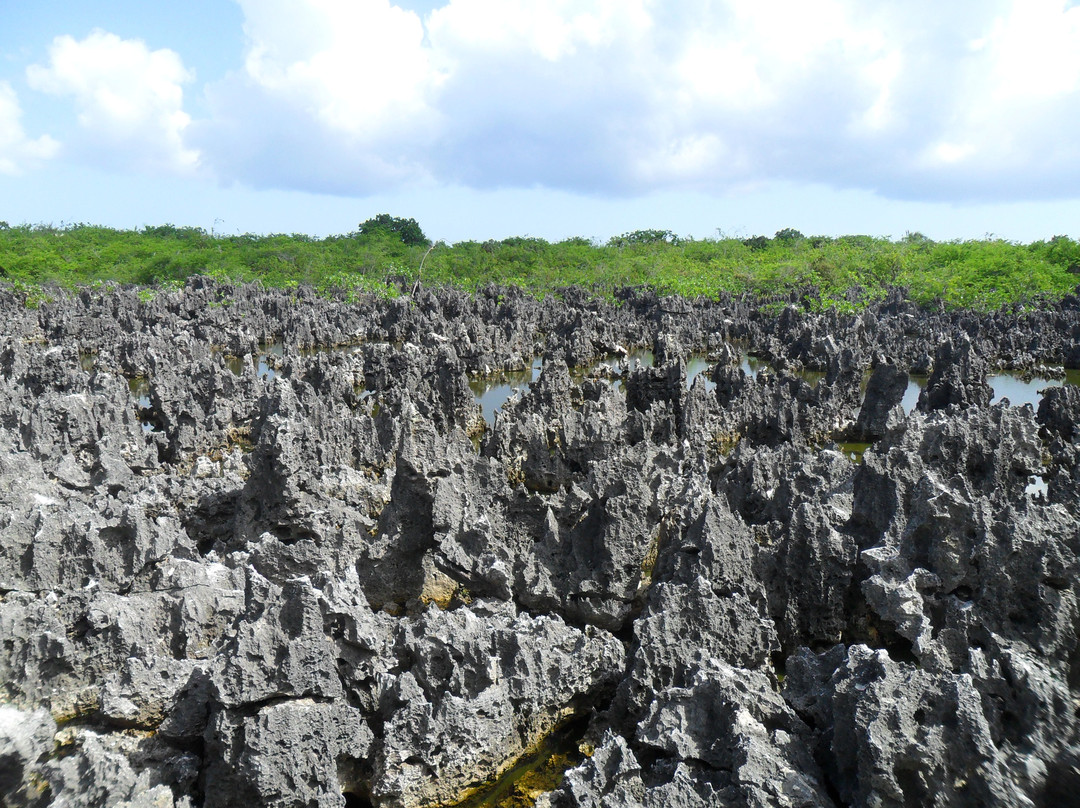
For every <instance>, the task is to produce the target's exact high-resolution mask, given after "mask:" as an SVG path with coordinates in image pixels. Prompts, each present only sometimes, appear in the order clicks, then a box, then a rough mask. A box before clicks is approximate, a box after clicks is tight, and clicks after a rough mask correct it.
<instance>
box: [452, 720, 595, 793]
mask: <svg viewBox="0 0 1080 808" xmlns="http://www.w3.org/2000/svg"><path fill="white" fill-rule="evenodd" d="M588 724H589V720H588V717H587V716H580V717H578V718H574V719H571V720H570V721H568V722H567V723H566V724H564V725H563V726H562V727H560V728H559V729H557V730H555V731H554V732H552V733H551V734H549V735H548V736H546V737H545V738H544V739H543V740H541V741H540V742H539V743H538V744H537V745H536V746H535V747H534V748H533V750H532V751H530V752H527V753H526V754H525V755H523V756H522V757H521V758H520V759H519V760H518V761H517V763H515V764H514V765H513V766H512V767H511V768H509V769H507V770H506V771H505V772H503V774H502V775H501V776H500V777H498V778H497V779H495V780H494V781H492V782H490V783H486V784H484V785H481V786H479V787H478V788H476V789H474V790H472V791H471V792H470V793H468V794H467V795H466V796H465V797H464V798H463V799H461V800H460V801H458V802H456V803H453V805H451V806H447V808H532V806H533V805H535V804H536V800H537V798H538V797H539V796H540V795H541V794H546V793H547V792H549V791H553V790H554V789H555V788H557V787H558V786H559V784H560V783H561V782H562V779H563V775H564V774H565V773H566V771H567V770H569V769H572V768H574V767H575V766H577V765H578V764H580V763H581V762H582V761H583V760H584V759H585V757H586V753H585V752H584V751H582V749H583V744H582V738H583V737H584V735H585V731H586V729H587V728H588Z"/></svg>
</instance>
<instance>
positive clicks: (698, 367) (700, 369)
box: [686, 354, 716, 392]
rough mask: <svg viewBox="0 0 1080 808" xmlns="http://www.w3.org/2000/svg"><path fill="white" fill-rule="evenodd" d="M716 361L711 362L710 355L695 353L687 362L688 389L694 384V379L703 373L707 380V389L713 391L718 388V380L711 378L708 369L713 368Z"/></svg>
mask: <svg viewBox="0 0 1080 808" xmlns="http://www.w3.org/2000/svg"><path fill="white" fill-rule="evenodd" d="M714 365H716V363H715V362H710V361H709V357H707V356H702V355H701V354H693V355H691V357H690V360H689V361H688V362H687V363H686V389H687V390H689V389H690V387H691V386H692V385H693V384H694V379H696V378H697V377H698V376H701V374H703V373H704V374H705V376H704V377H703V379H704V381H705V389H706V390H707V391H709V392H712V391H713V390H715V389H716V382H714V381H713V380H712V379H710V378H709V374H708V373H707V371H710V370H712V368H713V366H714Z"/></svg>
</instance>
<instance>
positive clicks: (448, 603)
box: [0, 278, 1080, 808]
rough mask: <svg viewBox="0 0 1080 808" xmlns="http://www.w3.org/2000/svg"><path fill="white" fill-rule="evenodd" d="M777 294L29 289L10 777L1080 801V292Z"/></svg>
mask: <svg viewBox="0 0 1080 808" xmlns="http://www.w3.org/2000/svg"><path fill="white" fill-rule="evenodd" d="M771 302H774V303H775V302H777V301H771ZM780 302H781V303H784V302H791V303H798V300H792V301H780ZM760 303H762V301H757V302H755V301H750V300H747V299H735V298H724V299H721V300H719V301H713V302H707V301H688V300H682V299H676V298H661V297H657V296H655V295H654V294H652V293H648V292H642V291H635V290H630V291H627V292H625V293H624V294H621V295H620V296H618V298H617V300H616V301H615V302H603V301H597V300H594V299H592V298H590V297H589V296H588V295H586V294H584V293H583V292H581V291H579V290H573V289H571V290H567V291H566V293H565V294H564V295H562V296H561V297H550V298H548V299H546V300H543V301H537V300H533V299H531V298H529V297H526V296H524V295H523V294H521V293H520V292H518V291H515V290H513V289H494V288H492V289H487V290H484V291H482V292H480V293H477V294H475V295H467V294H464V293H461V292H456V291H450V290H439V291H427V290H419V291H418V292H417V293H416V295H415V296H412V297H410V296H403V297H401V298H398V299H394V300H383V299H375V298H372V299H369V300H362V301H360V302H358V303H357V302H354V303H347V302H345V301H343V300H327V299H323V298H319V297H316V296H315V295H314V294H312V293H311V292H309V291H306V290H302V289H301V290H289V291H274V290H265V289H262V288H259V287H257V286H248V287H231V286H226V285H220V284H216V283H214V282H211V281H209V280H206V279H202V278H194V279H192V280H190V281H189V282H188V284H187V286H186V287H185V288H184V289H183V290H182V291H177V292H170V293H166V294H161V295H159V296H157V297H156V298H154V299H153V300H151V301H149V302H147V301H143V300H140V299H139V297H138V296H137V295H136V294H135V293H134V291H129V290H121V289H115V288H113V289H110V288H102V289H94V290H85V291H82V292H80V293H78V294H75V295H64V294H59V295H58V296H57V300H56V301H55V302H52V303H47V304H45V305H43V306H41V307H40V308H38V309H28V308H26V307H25V306H24V305H23V303H22V300H21V298H19V297H18V296H17V295H16V294H14V293H13V292H11V291H8V290H4V289H0V805H3V806H9V807H10V808H14V806H45V805H51V804H56V805H65V806H130V807H131V808H134V807H135V806H140V808H148V807H149V806H159V807H161V808H168V807H169V806H172V808H181V807H182V806H184V807H194V806H232V805H251V806H256V805H258V806H380V807H385V808H414V807H416V808H420V807H422V806H450V805H455V804H457V803H458V802H459V801H461V800H463V799H469V798H470V795H473V796H474V797H475V795H481V796H482V795H483V794H484V793H485V791H484V786H485V784H488V783H491V782H493V781H495V780H497V779H498V778H500V776H504V775H507V773H512V772H513V771H515V770H516V768H517V764H518V762H519V760H520V759H522V758H523V757H524V756H528V755H530V754H532V755H535V754H536V750H537V749H541V748H545V747H544V746H543V742H544V739H545V738H548V737H549V736H551V735H552V734H553V733H564V734H565V732H566V727H568V726H572V727H576V728H579V730H580V731H581V732H583V735H582V736H581V737H580V739H579V740H580V748H581V750H582V752H584V753H586V754H585V757H584V760H583V762H581V763H580V764H579V765H576V766H574V767H573V768H571V769H569V771H568V772H567V773H566V776H565V778H564V779H563V780H562V783H561V784H560V785H558V787H556V788H554V790H552V791H548V792H545V793H543V794H536V793H532V792H529V790H528V788H526V787H525V786H522V787H521V788H518V789H517V790H515V791H514V794H516V795H517V796H516V797H515V799H519V800H520V799H526V800H531V799H534V798H535V799H536V800H537V804H538V805H542V806H548V807H549V808H555V807H558V808H562V806H597V807H599V806H604V808H617V807H618V806H628V807H629V806H657V808H659V806H834V805H855V806H923V805H942V806H944V805H972V806H985V805H1002V806H1057V805H1067V804H1075V801H1076V799H1077V797H1076V795H1077V794H1080V739H1078V735H1077V732H1078V728H1080V720H1078V716H1077V710H1078V707H1077V705H1078V704H1080V702H1078V700H1077V697H1078V693H1077V689H1078V688H1080V650H1078V631H1077V629H1078V617H1080V615H1078V603H1077V586H1078V585H1077V554H1078V553H1080V520H1078V519H1077V513H1078V508H1080V428H1078V427H1077V426H1076V425H1077V424H1078V423H1080V389H1078V388H1076V387H1073V386H1070V385H1064V386H1059V387H1054V388H1051V389H1049V390H1048V391H1047V392H1046V394H1045V395H1044V397H1043V398H1042V400H1041V403H1040V404H1039V406H1038V409H1037V411H1036V410H1035V409H1032V408H1031V407H1027V406H1025V407H1014V406H1010V405H1008V404H1007V403H1001V404H995V405H993V406H991V404H990V401H991V393H990V388H989V386H988V384H987V376H988V373H991V372H993V371H995V370H998V369H1002V368H1004V369H1008V370H1010V371H1012V372H1016V373H1020V374H1027V375H1029V376H1033V375H1034V376H1044V377H1045V376H1047V375H1052V374H1055V373H1056V374H1057V375H1059V376H1060V375H1062V373H1063V371H1062V368H1063V367H1067V368H1074V367H1077V366H1078V364H1080V301H1078V300H1077V299H1075V298H1069V299H1066V300H1065V301H1063V302H1062V303H1061V304H1060V305H1058V306H1057V307H1055V308H1053V309H1050V310H1047V311H1043V312H1030V311H1028V312H1023V313H1015V312H1014V313H1002V314H996V315H975V314H970V313H962V312H944V311H939V312H927V311H923V310H920V309H918V308H917V307H915V306H914V305H912V304H910V303H908V302H906V301H905V300H904V299H903V298H902V296H900V295H895V296H893V297H892V298H890V299H889V300H888V301H886V302H884V303H882V304H878V305H875V306H872V307H870V308H869V309H867V310H866V311H864V312H862V313H860V314H858V315H841V314H837V313H825V314H806V313H802V312H801V311H800V310H799V308H798V307H797V306H788V307H787V308H784V309H783V311H782V313H781V314H780V315H779V316H778V317H776V316H767V315H765V314H764V313H762V311H761V310H760V309H759V307H758V304H760ZM270 346H273V348H271V347H270ZM314 349H318V350H314ZM637 349H649V350H650V351H651V353H652V356H653V363H652V365H651V366H645V365H642V364H640V363H636V362H620V361H619V357H620V356H628V355H630V354H631V353H632V352H634V351H635V350H637ZM747 351H749V352H750V353H752V354H753V355H754V356H755V357H756V358H757V360H758V362H759V363H760V369H758V370H757V372H755V373H752V374H748V373H747V372H746V371H745V369H744V367H742V366H741V365H745V361H743V360H742V357H743V356H744V355H745V353H746V352H747ZM702 356H708V357H710V359H709V362H710V365H711V367H710V369H709V370H708V371H707V372H705V373H703V374H701V375H700V376H698V377H697V378H696V379H695V380H694V381H693V383H691V384H689V385H688V384H687V363H688V362H689V361H690V359H691V357H695V359H694V361H695V362H698V363H700V361H701V357H702ZM605 357H606V363H605V364H601V365H597V364H596V363H597V362H598V361H599V360H601V359H603V358H605ZM537 359H540V360H542V364H541V365H540V366H539V367H540V368H541V369H540V371H539V376H538V377H537V378H535V380H531V379H530V383H529V385H528V390H527V391H523V392H522V393H521V394H518V395H516V396H511V398H510V399H509V400H508V401H507V402H506V403H505V404H503V405H502V406H501V407H500V409H499V411H498V412H497V413H494V414H493V413H487V414H486V415H487V416H488V417H487V418H486V419H485V417H484V416H485V413H482V412H481V409H480V407H479V405H478V404H477V400H476V397H475V394H474V390H473V389H472V388H471V387H470V381H471V382H473V387H475V386H476V383H477V380H478V379H482V378H483V377H485V376H490V375H493V374H496V373H499V372H506V371H515V370H527V369H529V368H530V367H532V366H533V365H534V363H535V361H536V360H537ZM591 366H595V367H591ZM755 368H758V365H755ZM909 372H912V373H919V374H928V375H929V379H928V381H927V383H926V386H925V389H924V390H923V391H922V393H921V395H920V397H919V401H918V404H917V406H916V407H915V408H914V410H913V411H911V412H906V411H905V408H904V407H902V406H901V400H902V398H903V397H904V395H905V389H906V387H907V374H908V373H909ZM706 381H708V384H706ZM845 441H862V442H869V444H870V446H869V448H868V449H866V451H865V452H864V453H863V454H862V457H861V460H860V462H852V460H851V459H850V458H849V457H848V456H847V455H846V454H845V453H844V452H842V451H840V450H839V449H838V443H840V442H845ZM1036 476H1038V478H1039V479H1040V480H1042V481H1043V482H1044V484H1045V493H1035V494H1033V493H1032V488H1031V481H1032V479H1033V478H1035V477H1036ZM571 757H572V758H573V759H574V760H578V759H580V756H579V755H573V756H571ZM570 759H571V758H566V760H567V761H569V760H570ZM546 777H548V775H545V778H546ZM536 781H538V782H540V781H542V782H545V783H548V785H550V783H549V782H548V780H547V779H543V778H539V777H538V778H536ZM545 787H546V786H545ZM522 795H524V796H522ZM465 804H468V803H465Z"/></svg>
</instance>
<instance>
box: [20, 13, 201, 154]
mask: <svg viewBox="0 0 1080 808" xmlns="http://www.w3.org/2000/svg"><path fill="white" fill-rule="evenodd" d="M26 76H27V81H28V82H29V84H30V86H31V87H32V88H34V89H36V90H39V91H41V92H45V93H50V94H53V95H60V96H68V95H70V96H73V97H74V99H75V104H76V107H77V109H78V121H79V125H80V127H81V128H82V130H83V133H82V136H81V137H80V138H79V142H78V144H77V146H76V145H74V144H73V146H72V149H73V150H78V151H79V152H81V153H82V154H83V155H84V156H86V157H87V158H88V159H91V160H93V161H95V162H104V163H107V164H110V165H113V166H116V167H130V168H139V169H151V170H158V171H161V170H164V171H169V172H181V173H183V172H188V171H191V170H193V169H194V168H195V167H196V166H197V164H198V161H199V155H198V153H197V152H196V151H195V150H193V149H191V148H188V147H187V146H186V145H185V143H184V132H185V129H186V128H187V127H188V125H189V123H190V122H191V118H190V117H189V116H188V114H187V113H186V112H184V109H183V100H184V93H183V86H182V85H184V84H185V83H187V82H190V81H192V80H193V78H194V77H193V75H192V74H191V73H190V72H189V71H188V70H186V69H185V68H184V65H183V63H182V61H181V59H180V57H179V56H178V55H177V54H176V53H175V52H173V51H171V50H165V49H162V50H155V51H151V50H150V49H149V48H148V47H147V46H146V44H145V43H144V42H142V41H139V40H131V39H121V38H120V37H118V36H116V35H115V34H110V33H106V32H105V31H100V30H99V31H94V32H93V33H91V34H90V35H89V36H87V37H86V38H85V39H82V40H75V39H73V38H72V37H70V36H59V37H57V38H56V39H54V40H53V43H52V46H51V47H50V49H49V65H48V67H42V66H41V65H32V66H30V67H29V68H27V71H26Z"/></svg>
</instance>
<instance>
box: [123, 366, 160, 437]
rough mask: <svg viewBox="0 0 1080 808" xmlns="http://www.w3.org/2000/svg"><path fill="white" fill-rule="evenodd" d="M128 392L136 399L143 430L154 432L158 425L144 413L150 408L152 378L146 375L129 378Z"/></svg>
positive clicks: (137, 411)
mask: <svg viewBox="0 0 1080 808" xmlns="http://www.w3.org/2000/svg"><path fill="white" fill-rule="evenodd" d="M128 392H130V393H131V397H132V398H134V399H135V406H136V410H135V411H136V413H137V414H138V417H139V423H140V424H141V425H142V430H143V432H154V431H155V430H156V429H157V427H156V425H155V424H154V422H153V421H152V420H151V419H150V418H148V417H147V416H146V415H145V414H144V413H145V412H146V411H147V410H149V409H150V380H149V379H147V378H146V377H145V376H136V377H135V378H133V379H128Z"/></svg>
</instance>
